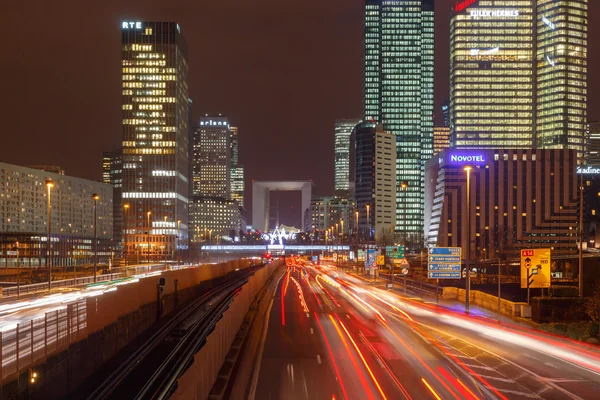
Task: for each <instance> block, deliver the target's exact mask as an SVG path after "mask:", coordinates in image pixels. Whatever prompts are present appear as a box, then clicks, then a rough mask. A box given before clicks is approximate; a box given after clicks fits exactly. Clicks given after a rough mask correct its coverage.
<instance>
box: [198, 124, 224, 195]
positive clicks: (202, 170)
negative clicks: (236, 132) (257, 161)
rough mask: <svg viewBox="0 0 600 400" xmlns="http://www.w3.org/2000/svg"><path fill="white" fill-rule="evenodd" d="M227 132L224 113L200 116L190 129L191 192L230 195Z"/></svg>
mask: <svg viewBox="0 0 600 400" xmlns="http://www.w3.org/2000/svg"><path fill="white" fill-rule="evenodd" d="M230 135H231V133H230V131H229V121H228V120H227V118H226V117H221V116H217V117H209V116H204V117H202V118H200V126H199V127H198V129H197V130H196V132H194V139H193V146H194V151H193V160H192V163H193V171H194V196H211V197H222V198H224V199H229V198H230V196H231V142H230V141H231V136H230Z"/></svg>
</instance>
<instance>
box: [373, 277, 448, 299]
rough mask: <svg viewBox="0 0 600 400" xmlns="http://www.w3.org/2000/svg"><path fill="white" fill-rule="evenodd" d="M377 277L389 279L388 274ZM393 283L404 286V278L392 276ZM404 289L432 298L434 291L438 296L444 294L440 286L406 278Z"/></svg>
mask: <svg viewBox="0 0 600 400" xmlns="http://www.w3.org/2000/svg"><path fill="white" fill-rule="evenodd" d="M379 276H380V277H382V278H384V279H387V280H389V279H390V275H389V274H385V273H380V274H379ZM394 283H399V284H401V285H404V278H403V277H400V276H398V275H397V274H394ZM406 287H407V288H408V289H410V290H412V291H414V292H421V293H425V294H429V295H432V296H435V294H436V291H437V292H438V294H439V295H441V294H442V293H443V292H444V289H443V287H441V286H437V285H432V284H430V283H425V282H421V281H414V280H412V279H408V278H407V279H406Z"/></svg>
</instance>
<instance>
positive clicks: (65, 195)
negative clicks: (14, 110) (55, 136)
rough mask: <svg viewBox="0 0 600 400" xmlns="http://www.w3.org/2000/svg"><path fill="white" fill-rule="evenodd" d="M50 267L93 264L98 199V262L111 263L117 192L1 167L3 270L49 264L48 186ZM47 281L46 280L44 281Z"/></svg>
mask: <svg viewBox="0 0 600 400" xmlns="http://www.w3.org/2000/svg"><path fill="white" fill-rule="evenodd" d="M47 179H51V180H52V182H53V185H54V186H53V187H52V188H51V189H50V206H51V213H50V214H51V221H50V231H51V232H50V233H51V235H50V243H51V246H50V255H51V262H50V264H51V265H52V267H59V266H61V267H62V266H73V265H91V264H92V263H93V254H94V253H93V251H94V247H93V242H94V200H93V198H92V194H94V193H96V194H98V196H99V199H98V200H97V208H96V217H97V225H96V227H97V232H96V233H97V237H98V248H97V250H98V262H99V264H100V265H108V262H109V260H110V257H111V244H112V234H113V218H112V211H113V197H112V196H113V188H112V187H111V186H110V185H107V184H104V183H100V182H95V181H90V180H86V179H81V178H74V177H71V176H65V175H62V174H55V173H52V172H45V171H41V170H38V169H32V168H27V167H21V166H17V165H11V164H5V163H0V203H1V204H2V207H0V266H1V267H12V268H14V267H16V266H17V242H18V243H19V245H18V256H19V261H20V265H21V267H24V268H27V267H36V268H38V267H42V268H44V267H45V266H46V256H47V254H48V247H47V243H48V240H47V234H48V225H47V223H48V188H47V186H46V180H47ZM46 279H47V278H46Z"/></svg>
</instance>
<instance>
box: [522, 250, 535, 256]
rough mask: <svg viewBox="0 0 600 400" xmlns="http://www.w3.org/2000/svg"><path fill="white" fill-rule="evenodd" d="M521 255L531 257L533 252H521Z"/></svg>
mask: <svg viewBox="0 0 600 400" xmlns="http://www.w3.org/2000/svg"><path fill="white" fill-rule="evenodd" d="M521 255H522V256H523V257H530V256H533V250H521Z"/></svg>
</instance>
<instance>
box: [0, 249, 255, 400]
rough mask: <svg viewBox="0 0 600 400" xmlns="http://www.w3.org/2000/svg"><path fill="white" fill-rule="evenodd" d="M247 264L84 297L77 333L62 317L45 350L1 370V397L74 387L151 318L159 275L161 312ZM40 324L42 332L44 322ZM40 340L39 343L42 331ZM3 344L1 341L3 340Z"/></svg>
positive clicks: (56, 393) (44, 394)
mask: <svg viewBox="0 0 600 400" xmlns="http://www.w3.org/2000/svg"><path fill="white" fill-rule="evenodd" d="M249 265H250V260H235V261H230V262H227V263H223V264H212V265H206V266H200V267H197V268H190V269H182V270H176V271H165V272H163V273H162V274H161V275H160V276H155V277H149V278H144V279H141V280H140V281H139V282H136V283H131V284H126V285H122V286H119V287H118V289H117V290H116V291H113V292H108V293H104V294H103V295H101V296H96V297H91V298H88V299H86V302H85V306H84V307H85V311H86V312H85V314H83V313H80V314H79V313H78V318H79V320H78V321H79V324H77V326H78V327H79V329H78V330H77V334H76V335H72V334H70V333H69V332H70V331H71V330H72V329H73V324H70V325H69V323H68V322H64V325H65V329H66V331H65V332H67V331H68V332H67V333H66V334H65V336H64V337H63V339H61V341H60V342H59V345H58V346H57V345H56V344H54V347H52V348H48V349H47V350H46V351H39V352H37V353H36V354H39V357H38V358H37V359H35V358H34V359H32V360H30V363H29V365H27V363H24V362H21V363H20V365H19V366H18V371H19V373H18V375H17V374H16V373H13V374H11V375H8V374H7V375H5V376H4V380H3V381H2V385H1V386H0V399H2V400H4V399H12V398H16V397H17V396H18V394H19V393H20V395H21V396H23V395H24V393H27V392H30V393H29V398H32V399H36V398H40V399H53V398H56V399H58V398H64V397H65V396H67V395H68V394H69V393H71V392H72V391H73V390H75V389H76V388H77V386H78V385H80V384H81V383H83V382H84V381H85V379H87V378H88V377H89V376H91V375H92V374H93V373H94V372H95V371H97V370H98V369H99V368H100V367H101V366H102V365H103V364H104V363H105V362H107V361H108V360H109V359H110V358H112V357H113V356H114V355H116V354H117V353H118V352H119V351H120V350H121V349H122V348H123V347H124V346H126V345H127V344H128V343H130V342H131V341H132V340H133V339H135V338H136V337H137V336H139V335H140V334H141V333H143V332H144V331H145V330H146V329H148V328H149V327H150V326H152V325H153V324H155V323H156V321H157V316H158V312H157V311H158V302H157V283H158V279H159V278H160V277H164V278H165V279H166V286H165V288H164V291H163V293H162V295H161V307H162V310H163V312H162V316H165V315H168V314H169V313H170V312H171V311H172V310H173V309H174V308H175V307H176V305H177V304H183V303H185V302H187V301H189V300H191V299H192V298H194V297H196V296H198V295H199V294H200V293H202V292H203V291H204V290H205V289H206V287H207V285H212V284H213V283H212V282H213V281H212V279H215V278H219V277H222V276H224V275H226V274H227V273H229V272H232V271H235V270H236V269H238V268H245V267H248V266H249ZM175 280H177V294H175ZM70 309H71V307H69V308H68V309H67V312H66V313H65V314H66V317H64V318H63V319H64V321H70V320H72V317H69V315H70V314H69V312H70ZM53 320H54V319H53ZM42 321H43V319H42ZM61 321H62V319H61ZM60 326H62V325H60ZM57 327H58V325H57ZM40 329H41V331H42V332H44V326H41V328H40ZM38 336H39V335H37V334H35V335H33V337H38ZM41 340H42V343H41V344H42V345H43V344H44V343H43V342H44V335H43V334H42V336H41ZM4 344H5V347H6V343H4ZM36 346H37V344H36ZM42 350H43V349H42ZM30 367H33V369H34V371H36V372H37V373H38V377H39V378H38V380H37V382H36V383H35V385H33V386H32V387H31V388H28V384H29V382H28V368H30ZM6 369H7V368H6V367H5V370H6Z"/></svg>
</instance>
